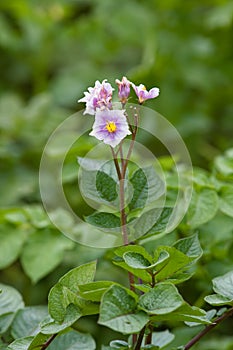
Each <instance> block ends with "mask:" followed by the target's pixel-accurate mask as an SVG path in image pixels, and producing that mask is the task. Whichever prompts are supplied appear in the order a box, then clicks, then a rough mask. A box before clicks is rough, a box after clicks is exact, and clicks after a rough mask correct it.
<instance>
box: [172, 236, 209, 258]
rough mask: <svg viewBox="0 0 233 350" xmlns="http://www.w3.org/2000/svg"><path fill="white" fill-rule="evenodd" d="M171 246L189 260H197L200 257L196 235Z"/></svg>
mask: <svg viewBox="0 0 233 350" xmlns="http://www.w3.org/2000/svg"><path fill="white" fill-rule="evenodd" d="M173 246H174V247H175V248H176V249H178V250H180V251H181V252H182V253H184V254H185V255H187V256H189V257H191V258H199V257H200V256H201V255H202V249H201V246H200V242H199V239H198V235H197V234H195V235H192V236H190V237H186V238H182V239H180V240H179V241H177V242H175V243H174V245H173Z"/></svg>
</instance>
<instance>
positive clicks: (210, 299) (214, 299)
mask: <svg viewBox="0 0 233 350" xmlns="http://www.w3.org/2000/svg"><path fill="white" fill-rule="evenodd" d="M204 299H205V301H206V302H207V303H208V304H210V305H213V306H221V305H232V304H233V300H232V299H230V298H227V297H224V296H223V295H220V294H211V295H207V296H206V297H205V298H204Z"/></svg>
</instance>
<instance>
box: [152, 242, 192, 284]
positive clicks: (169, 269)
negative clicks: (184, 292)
mask: <svg viewBox="0 0 233 350" xmlns="http://www.w3.org/2000/svg"><path fill="white" fill-rule="evenodd" d="M164 251H165V252H167V253H168V254H169V257H168V258H166V259H164V260H161V262H159V263H158V264H157V266H156V271H157V272H156V280H157V281H163V280H166V279H171V278H173V276H174V275H175V274H177V273H178V272H183V270H184V269H185V268H187V267H189V265H190V263H191V262H192V261H193V260H194V258H191V257H189V256H187V255H185V254H184V253H182V252H181V251H179V250H177V249H176V248H174V247H167V246H159V247H158V248H157V249H156V251H155V259H154V260H155V261H156V260H158V259H159V257H160V255H161V253H162V252H164Z"/></svg>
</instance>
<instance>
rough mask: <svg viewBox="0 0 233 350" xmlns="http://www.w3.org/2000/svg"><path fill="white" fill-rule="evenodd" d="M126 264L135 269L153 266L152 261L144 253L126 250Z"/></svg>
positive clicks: (124, 256) (124, 257)
mask: <svg viewBox="0 0 233 350" xmlns="http://www.w3.org/2000/svg"><path fill="white" fill-rule="evenodd" d="M123 259H124V261H125V262H126V264H127V265H128V266H130V267H133V268H134V269H146V268H148V267H150V266H151V262H150V261H149V260H147V259H146V258H145V257H144V256H143V255H142V254H139V253H135V252H126V253H124V255H123Z"/></svg>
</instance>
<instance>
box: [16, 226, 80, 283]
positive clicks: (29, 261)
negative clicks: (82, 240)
mask: <svg viewBox="0 0 233 350" xmlns="http://www.w3.org/2000/svg"><path fill="white" fill-rule="evenodd" d="M73 246H74V243H73V242H72V241H71V240H69V239H68V238H66V237H64V236H63V235H62V234H61V233H59V232H58V231H53V230H48V229H44V230H40V231H37V232H35V233H34V234H32V235H31V236H30V237H29V239H28V240H27V244H26V245H25V246H24V248H23V251H22V255H21V262H22V266H23V269H24V271H25V272H26V274H27V275H28V276H29V277H30V279H31V280H32V281H33V282H34V283H36V282H37V281H38V280H40V279H41V278H43V277H44V276H46V275H47V274H48V273H49V272H51V271H52V270H53V269H54V268H55V267H56V266H57V265H58V264H59V263H60V262H61V261H62V259H63V256H64V252H65V250H66V249H71V248H72V247H73Z"/></svg>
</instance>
